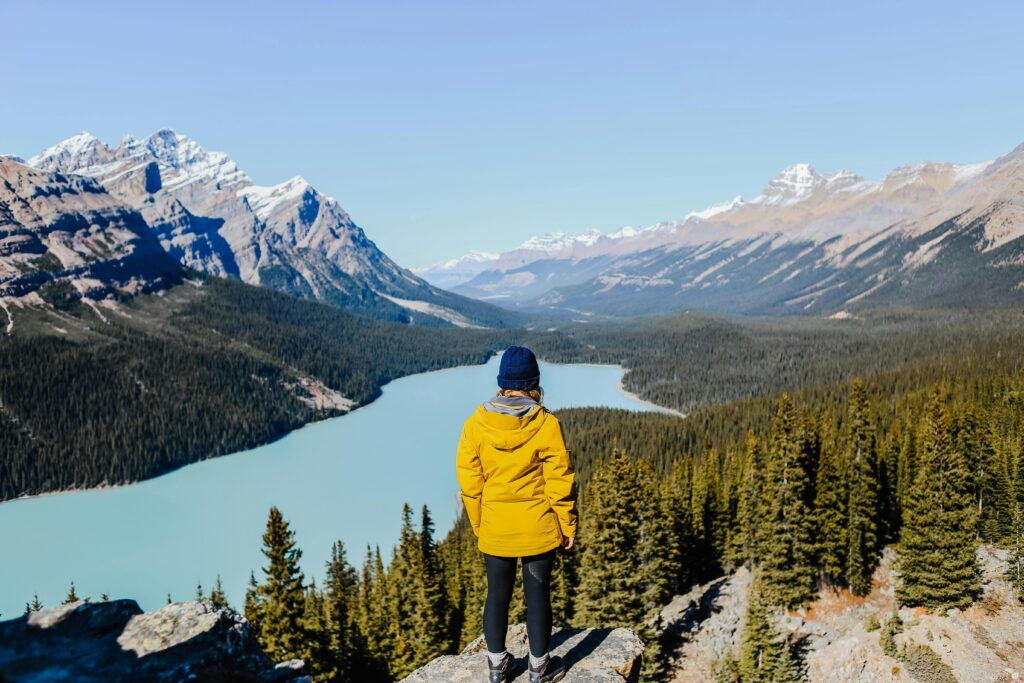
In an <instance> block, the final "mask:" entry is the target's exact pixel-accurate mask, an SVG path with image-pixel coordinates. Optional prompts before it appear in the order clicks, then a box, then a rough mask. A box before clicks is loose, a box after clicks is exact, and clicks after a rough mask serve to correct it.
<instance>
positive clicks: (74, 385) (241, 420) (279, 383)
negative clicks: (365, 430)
mask: <svg viewBox="0 0 1024 683" xmlns="http://www.w3.org/2000/svg"><path fill="white" fill-rule="evenodd" d="M196 284H201V286H195V285H196ZM100 315H102V316H103V317H102V318H100V317H99V316H100ZM508 338H509V337H508V333H507V332H501V331H484V330H457V329H424V328H418V327H410V326H407V325H402V324H397V323H387V322H382V321H375V320H369V319H365V318H361V317H358V316H355V315H352V314H348V313H345V312H342V311H339V310H338V309H336V308H334V307H330V306H326V305H323V304H319V303H314V302H309V301H300V300H297V299H294V298H292V297H289V296H287V295H284V294H280V293H276V292H273V291H270V290H265V289H259V288H255V287H251V286H248V285H243V284H241V283H237V282H233V281H228V280H221V279H217V278H208V279H205V280H203V281H201V283H195V284H185V285H182V286H179V287H178V288H176V289H174V290H172V291H170V292H168V293H166V294H165V295H163V296H160V297H156V296H145V297H136V298H135V299H133V300H131V301H129V302H126V303H125V304H123V305H121V306H120V307H118V308H117V309H115V310H110V309H105V310H103V311H102V312H101V313H98V312H97V311H96V310H94V309H92V308H89V307H87V306H86V305H84V304H82V303H81V302H74V301H72V302H70V303H69V304H68V306H66V307H65V310H59V311H54V312H44V311H40V312H38V315H37V317H35V318H33V317H32V315H30V314H25V313H22V314H19V316H18V327H17V328H16V333H15V335H14V336H13V337H6V338H2V339H0V428H2V431H3V434H4V438H3V439H2V440H0V500H2V499H8V498H13V497H16V496H19V495H23V494H30V493H41V492H45V491H53V490H60V489H66V488H72V487H88V486H96V485H99V484H104V483H106V484H115V483H122V482H127V481H135V480H139V479H145V478H147V477H152V476H155V475H158V474H161V473H164V472H167V471H169V470H171V469H174V468H176V467H180V466H181V465H185V464H188V463H190V462H195V461H196V460H202V459H205V458H209V457H213V456H217V455H222V454H225V453H231V452H234V451H239V450H244V449H247V448H251V447H253V446H256V445H258V444H261V443H266V442H268V441H271V440H273V439H276V438H278V437H280V436H282V435H283V434H285V433H287V432H288V431H289V430H291V429H294V428H296V427H298V426H301V425H302V424H305V423H307V422H310V421H312V420H317V419H322V418H325V417H329V416H331V415H336V414H339V413H340V412H343V410H344V409H345V407H347V406H348V405H349V404H348V402H347V401H344V400H343V399H349V400H350V401H352V402H354V404H355V405H358V404H362V403H365V402H367V401H369V400H372V399H373V398H374V397H375V396H377V395H378V393H379V391H380V387H381V385H382V384H384V383H386V382H387V381H389V380H391V379H394V378H396V377H401V376H403V375H407V374H410V373H415V372H423V371H426V370H433V369H437V368H442V367H452V366H456V365H464V364H469V363H481V362H484V361H485V360H486V359H487V357H488V356H489V355H490V354H491V353H492V352H493V351H495V350H499V349H501V348H502V347H503V346H504V345H505V344H506V343H507V341H508ZM324 395H326V396H327V400H322V399H323V396H324ZM318 399H321V400H318Z"/></svg>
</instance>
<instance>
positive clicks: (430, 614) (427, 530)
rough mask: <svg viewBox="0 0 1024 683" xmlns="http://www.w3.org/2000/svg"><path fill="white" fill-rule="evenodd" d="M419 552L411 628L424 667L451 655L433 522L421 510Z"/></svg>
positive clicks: (415, 572)
mask: <svg viewBox="0 0 1024 683" xmlns="http://www.w3.org/2000/svg"><path fill="white" fill-rule="evenodd" d="M419 541H420V543H419V552H418V553H417V554H416V562H417V563H416V566H415V567H414V574H415V581H416V588H417V596H416V612H415V613H414V615H413V628H414V634H415V637H416V641H415V660H416V661H417V662H418V663H420V664H425V663H427V662H429V661H430V660H432V659H434V658H435V657H439V656H441V655H443V654H446V653H449V652H451V651H452V644H451V640H450V638H449V631H448V600H447V590H446V587H445V582H444V574H443V572H442V566H441V562H440V559H439V557H438V554H437V544H436V543H435V542H434V521H433V519H432V518H431V516H430V510H428V509H427V506H426V505H424V506H423V510H422V512H421V514H420V533H419Z"/></svg>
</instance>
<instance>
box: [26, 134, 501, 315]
mask: <svg viewBox="0 0 1024 683" xmlns="http://www.w3.org/2000/svg"><path fill="white" fill-rule="evenodd" d="M26 163H27V164H28V165H29V166H31V167H34V168H38V169H42V170H46V171H51V172H60V173H65V174H75V175H81V176H85V177H88V178H92V179H93V180H95V181H96V182H98V183H99V185H100V186H102V187H103V188H104V189H106V190H107V191H108V192H109V193H110V194H111V195H112V196H114V197H115V198H117V199H118V200H120V201H121V202H123V203H124V204H126V205H127V206H129V207H132V208H134V209H136V210H137V211H138V212H139V213H141V214H142V216H143V217H144V218H145V219H146V222H147V223H148V224H149V225H150V227H151V228H152V229H153V231H154V233H155V234H156V235H157V236H158V238H159V240H160V243H161V245H162V246H163V247H164V249H165V250H166V251H167V252H168V253H170V254H172V255H173V256H174V257H175V258H176V259H177V260H178V261H179V262H180V263H181V264H182V265H183V266H185V267H187V268H191V269H194V270H197V271H200V272H204V273H209V274H211V275H217V276H220V277H233V278H237V279H240V280H242V281H244V282H247V283H249V284H256V285H262V286H267V287H271V288H273V289H278V290H280V291H284V292H286V293H289V294H292V295H295V296H299V297H302V298H308V299H314V300H319V301H325V302H328V303H332V304H335V305H338V306H340V307H342V308H346V309H348V310H353V311H355V312H359V313H362V314H367V315H370V316H371V317H380V318H383V319H389V320H396V321H400V322H406V323H418V324H426V325H432V326H452V325H454V326H465V327H483V326H503V325H507V324H509V323H510V322H511V321H513V320H517V319H518V318H517V317H516V315H515V314H514V313H509V312H506V311H502V310H501V309H496V308H493V307H490V306H488V305H486V304H481V303H479V302H476V301H473V300H471V299H466V298H464V297H460V296H458V295H453V294H451V293H449V292H447V291H444V290H441V289H439V288H437V287H435V286H433V285H431V284H429V283H427V282H426V281H424V280H422V279H420V278H419V277H417V276H416V275H415V274H413V273H412V272H411V271H409V270H407V269H405V268H402V267H401V266H399V265H398V264H396V263H395V262H394V261H392V260H391V259H390V258H389V257H388V256H387V255H386V254H385V253H384V252H383V251H381V250H380V249H379V248H378V247H377V245H376V244H375V243H374V242H373V241H372V240H371V239H369V237H367V235H366V233H365V232H364V231H363V229H362V228H361V227H359V226H358V225H357V224H356V223H355V222H354V221H353V220H352V218H351V217H350V216H349V214H348V213H347V212H346V211H345V210H344V209H343V208H342V207H341V206H340V205H339V204H338V202H337V201H336V200H335V199H334V198H333V197H329V196H327V195H324V194H322V193H320V192H319V191H318V190H317V189H316V188H315V187H313V186H312V185H311V184H310V183H309V182H308V181H306V180H305V179H303V178H302V177H301V176H293V177H292V178H290V179H288V180H285V181H284V182H281V183H278V184H275V185H266V186H263V185H257V184H255V183H254V182H253V181H252V179H251V178H250V177H249V176H248V175H247V174H246V173H245V172H244V171H243V170H241V169H240V168H239V167H238V165H237V164H236V163H235V162H234V161H233V160H231V158H230V157H228V156H227V155H226V154H224V153H223V152H210V151H207V150H206V149H204V148H203V147H202V146H200V145H199V144H198V143H197V142H196V141H194V140H192V139H191V138H189V137H188V136H186V135H183V134H179V133H177V132H175V131H174V130H172V129H169V128H163V129H160V130H158V131H156V132H154V133H152V134H151V135H149V136H147V137H145V138H142V139H138V138H135V137H133V136H131V135H128V136H125V137H124V138H122V140H121V141H120V142H119V143H118V144H117V145H114V146H109V145H107V144H105V143H103V142H102V141H100V140H99V139H98V138H96V137H95V136H93V135H91V134H90V133H86V132H82V133H78V134H76V135H74V136H72V137H70V138H68V139H66V140H63V141H61V142H59V143H57V144H55V145H53V146H51V147H48V148H46V149H44V150H42V151H41V152H40V153H39V154H36V155H35V156H32V157H30V158H29V159H28V160H27V161H26ZM408 301H411V302H416V303H414V304H406V303H404V302H408Z"/></svg>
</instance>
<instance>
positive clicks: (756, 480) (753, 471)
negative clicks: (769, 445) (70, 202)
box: [732, 432, 767, 566]
mask: <svg viewBox="0 0 1024 683" xmlns="http://www.w3.org/2000/svg"><path fill="white" fill-rule="evenodd" d="M742 472H743V474H742V478H741V483H740V490H739V493H738V497H739V500H738V503H737V509H736V524H737V526H738V529H737V533H736V535H735V536H734V537H733V544H732V547H733V551H732V555H733V564H735V565H742V564H747V565H751V566H752V565H754V564H755V563H756V562H758V561H759V560H760V559H761V557H762V552H763V550H762V548H763V545H764V531H765V519H766V516H767V509H766V507H765V501H764V487H765V458H764V454H763V453H762V451H761V447H760V444H759V443H758V441H757V437H755V436H754V434H753V432H748V433H747V447H746V457H745V458H744V459H743V466H742Z"/></svg>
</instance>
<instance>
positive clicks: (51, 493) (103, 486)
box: [0, 351, 686, 507]
mask: <svg viewBox="0 0 1024 683" xmlns="http://www.w3.org/2000/svg"><path fill="white" fill-rule="evenodd" d="M496 356H501V352H500V351H499V352H494V353H491V354H490V355H488V356H487V358H486V359H484V361H483V362H482V363H469V364H466V365H453V366H452V367H450V368H436V369H434V370H424V371H423V372H415V373H412V374H409V375H403V376H401V377H396V378H394V379H390V380H388V381H387V382H384V383H383V384H381V386H380V388H379V390H378V391H377V393H376V395H375V396H373V397H372V398H371V399H370V400H368V401H366V402H365V403H360V404H358V405H356V406H354V407H353V408H351V409H350V410H347V411H344V412H342V413H341V414H340V415H330V416H327V417H324V418H322V419H318V420H310V421H308V422H303V423H302V424H300V425H298V426H296V427H294V428H292V429H289V430H287V431H285V432H283V433H281V434H279V435H276V436H275V437H274V438H272V439H269V440H267V441H264V442H261V443H258V444H255V445H253V446H251V447H250V448H246V449H244V450H239V451H232V452H230V453H221V454H220V455H211V456H208V457H206V458H202V459H200V460H196V461H194V462H190V463H186V464H184V465H181V466H180V467H176V468H174V469H172V470H168V471H166V472H161V473H160V474H157V475H155V476H152V477H146V478H144V479H134V480H131V481H124V482H118V483H116V484H109V483H104V484H99V485H98V486H82V487H78V486H76V487H72V488H65V489H56V490H53V491H43V492H41V493H32V494H28V495H22V496H18V497H17V498H9V499H7V500H3V501H0V507H2V506H4V505H6V504H8V503H16V502H19V501H26V500H33V499H36V498H48V497H51V496H63V495H71V494H77V493H89V492H94V491H109V490H112V489H120V488H125V487H129V486H135V485H137V484H141V483H143V482H147V481H153V480H155V479H159V478H161V477H165V476H168V475H171V474H174V473H175V472H179V471H181V470H182V469H184V468H186V467H191V466H193V465H197V464H199V463H203V462H207V461H209V460H215V459H218V458H226V457H229V456H232V455H238V454H240V453H245V452H247V451H250V450H252V449H254V448H260V447H263V446H268V445H270V444H273V443H275V442H277V441H280V440H281V439H283V438H285V437H287V436H288V435H290V434H295V433H296V432H299V431H301V430H303V429H306V428H308V427H312V426H314V425H318V424H322V423H324V422H328V421H331V420H337V419H339V418H343V417H346V416H348V415H352V414H353V413H355V412H356V411H357V410H359V409H360V408H364V407H367V406H370V405H373V404H374V403H376V402H377V401H378V400H379V399H380V398H381V397H382V396H383V395H384V389H385V388H386V387H388V386H389V385H391V384H393V383H394V382H400V381H402V380H404V379H409V378H412V377H423V376H425V375H432V374H434V373H439V372H451V371H453V370H459V369H462V368H471V367H479V366H481V365H487V363H489V362H491V360H492V359H493V358H495V357H496ZM540 360H541V361H542V362H544V363H547V364H548V365H560V366H569V365H571V366H576V367H592V368H616V369H618V370H622V371H623V378H624V377H625V373H626V372H628V370H626V368H624V367H622V366H621V365H617V364H614V363H556V362H552V361H548V360H545V359H544V358H540ZM495 384H497V382H495ZM618 389H619V392H620V393H622V395H623V396H625V397H626V398H628V399H630V400H632V401H636V402H637V403H641V404H643V405H646V406H649V407H651V408H653V409H654V410H656V411H658V412H663V413H667V414H671V415H676V416H677V417H680V418H685V417H686V414H685V413H680V412H679V411H677V410H673V409H672V408H667V407H665V406H661V405H658V404H657V403H654V402H652V401H648V400H645V399H643V398H641V397H640V396H638V395H637V394H634V393H633V392H631V391H629V390H628V389H626V387H625V386H624V384H623V380H622V379H620V380H619V384H618ZM481 400H483V398H482V399H481Z"/></svg>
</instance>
